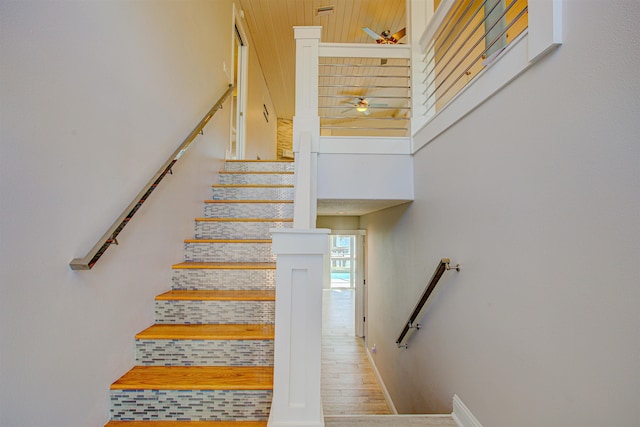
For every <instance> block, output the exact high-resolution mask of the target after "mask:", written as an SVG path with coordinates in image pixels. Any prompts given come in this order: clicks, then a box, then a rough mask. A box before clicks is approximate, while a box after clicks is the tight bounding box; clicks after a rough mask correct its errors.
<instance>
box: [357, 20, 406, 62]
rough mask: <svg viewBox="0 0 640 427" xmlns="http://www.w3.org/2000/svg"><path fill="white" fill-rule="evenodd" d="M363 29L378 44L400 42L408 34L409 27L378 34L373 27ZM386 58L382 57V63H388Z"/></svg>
mask: <svg viewBox="0 0 640 427" xmlns="http://www.w3.org/2000/svg"><path fill="white" fill-rule="evenodd" d="M362 30H363V31H364V32H365V33H367V34H368V35H369V36H371V38H372V39H374V40H375V41H376V43H378V44H398V42H399V41H400V40H401V39H402V38H403V37H404V36H405V35H406V34H407V28H406V27H405V28H403V29H401V30H400V31H398V32H397V33H395V34H391V30H386V31H383V32H382V34H378V33H376V32H375V31H373V30H372V29H371V28H367V27H363V28H362ZM387 61H388V60H387V59H386V58H381V59H380V65H386V64H387Z"/></svg>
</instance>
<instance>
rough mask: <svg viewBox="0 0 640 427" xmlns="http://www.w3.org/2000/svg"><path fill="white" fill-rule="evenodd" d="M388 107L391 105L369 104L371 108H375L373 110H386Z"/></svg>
mask: <svg viewBox="0 0 640 427" xmlns="http://www.w3.org/2000/svg"><path fill="white" fill-rule="evenodd" d="M388 106H389V104H369V107H373V108H385V107H388Z"/></svg>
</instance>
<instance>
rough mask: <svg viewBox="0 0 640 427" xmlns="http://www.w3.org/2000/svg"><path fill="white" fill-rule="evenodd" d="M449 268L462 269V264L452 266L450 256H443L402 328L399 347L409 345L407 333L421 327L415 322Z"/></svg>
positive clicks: (398, 341) (397, 341) (397, 342)
mask: <svg viewBox="0 0 640 427" xmlns="http://www.w3.org/2000/svg"><path fill="white" fill-rule="evenodd" d="M447 270H456V271H460V264H456V265H454V266H452V265H451V261H450V260H449V258H442V259H441V260H440V263H439V264H438V266H437V267H436V271H434V272H433V276H431V280H429V284H428V285H427V287H426V288H425V290H424V292H422V296H420V300H418V303H417V304H416V306H415V307H414V308H413V311H412V312H411V314H410V315H409V319H407V322H406V323H405V325H404V326H403V328H402V332H400V335H399V336H398V339H397V340H396V344H397V345H398V348H400V347H404V348H408V347H409V346H408V344H406V343H405V344H403V343H402V342H403V341H404V339H405V338H406V337H407V334H408V333H409V331H411V330H412V329H420V324H418V323H415V322H416V320H417V319H418V318H419V316H420V314H421V312H422V310H423V309H424V308H425V305H426V304H427V301H428V300H429V297H430V296H431V294H433V290H434V289H435V288H436V285H437V284H438V281H439V280H440V278H441V277H442V275H443V274H444V273H445V271H447Z"/></svg>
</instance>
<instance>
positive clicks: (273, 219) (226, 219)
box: [196, 218, 293, 222]
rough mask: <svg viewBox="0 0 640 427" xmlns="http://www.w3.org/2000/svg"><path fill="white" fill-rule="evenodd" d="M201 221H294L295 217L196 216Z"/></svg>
mask: <svg viewBox="0 0 640 427" xmlns="http://www.w3.org/2000/svg"><path fill="white" fill-rule="evenodd" d="M196 221H201V222H293V218H196Z"/></svg>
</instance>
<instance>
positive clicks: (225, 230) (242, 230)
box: [196, 221, 293, 239]
mask: <svg viewBox="0 0 640 427" xmlns="http://www.w3.org/2000/svg"><path fill="white" fill-rule="evenodd" d="M291 227H293V222H290V221H287V222H258V221H255V222H231V221H196V239H270V238H271V231H269V230H271V229H273V228H291Z"/></svg>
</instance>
